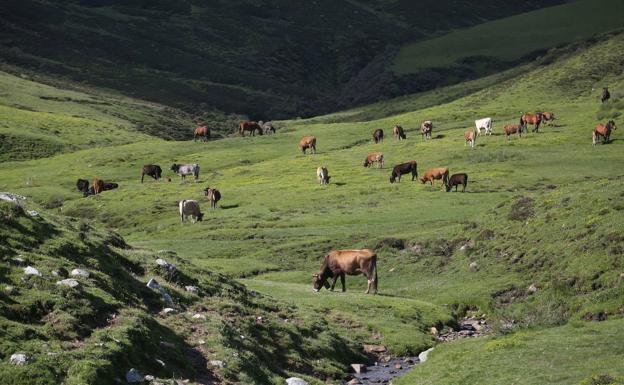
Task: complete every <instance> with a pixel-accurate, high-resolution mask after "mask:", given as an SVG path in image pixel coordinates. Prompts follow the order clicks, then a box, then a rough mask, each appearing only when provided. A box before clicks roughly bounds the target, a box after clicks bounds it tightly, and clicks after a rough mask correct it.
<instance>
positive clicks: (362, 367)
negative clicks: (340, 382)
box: [351, 364, 366, 374]
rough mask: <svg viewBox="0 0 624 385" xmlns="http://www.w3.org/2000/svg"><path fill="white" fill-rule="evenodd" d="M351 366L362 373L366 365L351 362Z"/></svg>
mask: <svg viewBox="0 0 624 385" xmlns="http://www.w3.org/2000/svg"><path fill="white" fill-rule="evenodd" d="M351 367H352V368H353V370H354V371H355V372H356V373H358V374H359V373H364V372H365V371H366V366H365V365H362V364H351Z"/></svg>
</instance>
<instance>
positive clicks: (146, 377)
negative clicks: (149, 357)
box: [143, 374, 154, 382]
mask: <svg viewBox="0 0 624 385" xmlns="http://www.w3.org/2000/svg"><path fill="white" fill-rule="evenodd" d="M143 379H144V380H145V381H147V382H152V381H154V376H152V375H151V374H148V375H146V376H145V377H143Z"/></svg>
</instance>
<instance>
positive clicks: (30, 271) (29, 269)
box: [24, 266, 41, 277]
mask: <svg viewBox="0 0 624 385" xmlns="http://www.w3.org/2000/svg"><path fill="white" fill-rule="evenodd" d="M24 274H26V275H36V276H38V277H41V273H40V272H39V270H37V269H35V268H34V267H32V266H27V267H25V268H24Z"/></svg>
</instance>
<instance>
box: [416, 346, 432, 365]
mask: <svg viewBox="0 0 624 385" xmlns="http://www.w3.org/2000/svg"><path fill="white" fill-rule="evenodd" d="M432 350H433V348H429V349H427V350H425V351H424V352H421V353H420V354H419V355H418V359H419V360H420V362H425V361H427V358H428V357H429V353H431V351H432Z"/></svg>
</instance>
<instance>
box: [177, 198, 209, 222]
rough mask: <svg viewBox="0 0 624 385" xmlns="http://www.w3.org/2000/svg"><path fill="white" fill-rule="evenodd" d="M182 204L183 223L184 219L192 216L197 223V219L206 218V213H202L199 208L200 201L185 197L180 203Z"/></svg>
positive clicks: (181, 216)
mask: <svg viewBox="0 0 624 385" xmlns="http://www.w3.org/2000/svg"><path fill="white" fill-rule="evenodd" d="M179 206H180V219H181V220H182V223H184V219H185V218H186V219H188V218H191V222H192V223H195V222H197V221H202V220H203V219H204V214H202V212H201V210H200V209H199V203H198V202H197V201H195V200H191V199H188V200H187V199H184V200H181V201H180V203H179Z"/></svg>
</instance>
